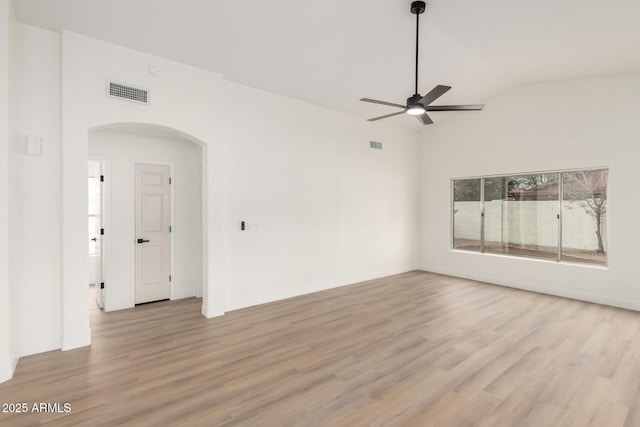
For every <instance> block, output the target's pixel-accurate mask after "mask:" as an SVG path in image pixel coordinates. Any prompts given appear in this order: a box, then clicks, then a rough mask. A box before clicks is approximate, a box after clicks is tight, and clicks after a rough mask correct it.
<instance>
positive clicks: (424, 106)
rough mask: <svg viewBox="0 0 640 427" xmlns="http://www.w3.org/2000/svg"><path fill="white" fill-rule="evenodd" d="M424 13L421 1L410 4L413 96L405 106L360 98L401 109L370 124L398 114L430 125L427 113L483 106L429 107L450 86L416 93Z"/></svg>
mask: <svg viewBox="0 0 640 427" xmlns="http://www.w3.org/2000/svg"><path fill="white" fill-rule="evenodd" d="M424 11H425V3H424V2H423V1H414V2H412V3H411V13H413V14H414V15H416V82H415V83H416V84H415V93H414V94H413V96H411V97H409V98H407V104H406V105H401V104H395V103H393V102H386V101H378V100H377V99H371V98H361V99H360V101H363V102H371V103H374V104H382V105H389V106H391V107H398V108H402V111H399V112H397V113H391V114H386V115H384V116H380V117H374V118H373V119H368V121H370V122H375V121H376V120H381V119H386V118H387V117H393V116H397V115H399V114H404V113H407V114H410V115H412V116H416V117H417V118H418V120H420V122H421V123H422V124H423V125H430V124H431V123H433V120H431V117H429V115H428V114H427V111H473V110H476V111H477V110H482V108H484V105H482V104H473V105H430V104H431V103H432V102H433V101H435V100H436V99H438V98H439V97H441V96H442V95H444V94H445V93H446V92H447V91H448V90H449V89H451V86H443V85H438V86H436V87H434V88H433V89H431V91H430V92H429V93H427V94H426V95H425V96H421V95H420V94H419V93H418V41H419V38H418V34H419V29H420V15H421V14H423V13H424Z"/></svg>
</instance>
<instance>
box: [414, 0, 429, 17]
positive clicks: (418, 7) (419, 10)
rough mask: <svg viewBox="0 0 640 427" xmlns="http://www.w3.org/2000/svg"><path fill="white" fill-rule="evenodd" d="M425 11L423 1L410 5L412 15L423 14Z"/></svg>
mask: <svg viewBox="0 0 640 427" xmlns="http://www.w3.org/2000/svg"><path fill="white" fill-rule="evenodd" d="M425 9H426V5H425V3H424V2H423V1H414V2H413V3H411V13H413V14H414V15H420V14H423V13H424V11H425Z"/></svg>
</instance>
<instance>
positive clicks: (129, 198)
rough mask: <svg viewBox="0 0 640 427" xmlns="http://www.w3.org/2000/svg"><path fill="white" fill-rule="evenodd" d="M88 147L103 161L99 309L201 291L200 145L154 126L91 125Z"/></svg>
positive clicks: (199, 294) (92, 223)
mask: <svg viewBox="0 0 640 427" xmlns="http://www.w3.org/2000/svg"><path fill="white" fill-rule="evenodd" d="M88 154H89V158H90V159H91V160H102V163H103V170H102V175H103V179H104V181H103V182H102V185H103V190H104V191H103V195H102V200H103V201H104V203H105V206H107V209H104V208H103V215H102V228H101V229H100V232H101V233H102V234H99V236H102V240H101V238H100V237H97V239H96V240H97V241H101V242H102V249H103V260H102V261H103V262H102V266H103V270H102V272H103V275H102V278H103V280H102V282H99V281H97V280H96V278H94V279H93V282H94V283H99V286H98V287H97V288H96V291H97V292H96V296H97V298H96V300H97V301H98V302H100V300H101V302H102V303H103V310H104V311H105V312H111V311H116V310H122V309H128V308H133V307H135V306H136V305H138V304H144V303H149V302H153V301H162V300H167V299H168V300H177V299H182V298H189V297H202V289H203V283H204V273H203V234H204V233H203V230H204V227H203V207H202V206H203V190H202V189H203V184H202V182H203V174H202V158H203V147H202V145H200V144H197V143H194V141H192V140H189V139H187V138H185V137H182V136H181V135H178V134H176V133H173V132H169V131H168V130H165V129H161V128H157V127H153V126H145V125H134V124H129V125H117V126H116V125H113V126H108V127H103V128H100V129H94V130H92V131H90V132H89V139H88ZM90 187H91V184H90ZM105 189H106V190H105ZM90 199H91V196H90ZM95 224H96V222H95V221H93V220H92V219H90V220H89V226H90V227H91V230H90V232H89V236H88V237H89V240H90V241H91V242H92V243H94V242H93V241H92V240H91V239H93V238H94V237H96V235H97V233H96V232H93V231H92V230H93V227H96V225H95ZM90 267H93V265H92V266H90Z"/></svg>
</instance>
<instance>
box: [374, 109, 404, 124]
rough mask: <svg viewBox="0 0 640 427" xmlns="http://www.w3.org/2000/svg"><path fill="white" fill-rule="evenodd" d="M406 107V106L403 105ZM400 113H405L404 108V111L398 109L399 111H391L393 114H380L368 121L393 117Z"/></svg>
mask: <svg viewBox="0 0 640 427" xmlns="http://www.w3.org/2000/svg"><path fill="white" fill-rule="evenodd" d="M402 108H404V107H402ZM400 114H404V110H402V111H398V112H397V113H391V114H386V115H384V116H380V117H374V118H373V119H367V121H368V122H375V121H376V120H382V119H386V118H387V117H393V116H397V115H400Z"/></svg>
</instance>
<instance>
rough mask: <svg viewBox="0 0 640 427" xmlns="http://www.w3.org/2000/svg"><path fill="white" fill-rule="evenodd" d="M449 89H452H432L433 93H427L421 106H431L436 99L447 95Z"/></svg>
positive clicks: (440, 86)
mask: <svg viewBox="0 0 640 427" xmlns="http://www.w3.org/2000/svg"><path fill="white" fill-rule="evenodd" d="M449 89H451V86H443V85H438V86H436V87H434V88H433V89H431V91H430V92H429V93H427V94H426V95H425V96H423V97H422V99H420V101H419V102H420V104H422V105H424V106H425V107H426V106H427V105H429V104H431V103H432V102H433V101H435V100H436V99H438V98H440V97H441V96H442V95H444V94H445V93H447V91H448V90H449Z"/></svg>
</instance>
